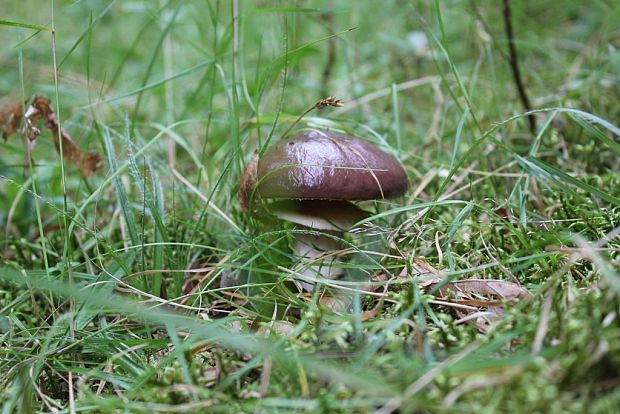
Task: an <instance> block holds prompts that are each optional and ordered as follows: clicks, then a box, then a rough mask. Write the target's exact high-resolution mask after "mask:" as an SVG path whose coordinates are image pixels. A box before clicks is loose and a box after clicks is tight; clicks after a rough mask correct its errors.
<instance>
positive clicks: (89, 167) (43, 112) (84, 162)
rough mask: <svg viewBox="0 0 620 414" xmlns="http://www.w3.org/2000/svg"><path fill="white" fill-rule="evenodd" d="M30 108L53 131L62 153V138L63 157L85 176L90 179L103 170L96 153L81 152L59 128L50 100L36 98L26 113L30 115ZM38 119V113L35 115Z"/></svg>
mask: <svg viewBox="0 0 620 414" xmlns="http://www.w3.org/2000/svg"><path fill="white" fill-rule="evenodd" d="M30 108H35V109H36V111H37V112H39V113H40V117H41V118H42V119H44V121H45V126H46V128H47V129H49V130H50V131H52V135H53V137H54V144H55V146H56V150H57V151H58V152H60V140H61V138H62V155H63V156H64V157H65V158H67V160H69V161H70V162H72V163H73V164H75V165H76V166H77V167H78V168H79V169H80V171H82V174H84V176H86V177H88V176H89V175H91V174H94V173H96V172H97V171H99V169H101V156H100V155H99V154H97V153H95V152H89V153H85V152H83V151H82V150H80V149H79V148H78V147H77V145H75V143H74V142H73V140H72V139H71V137H70V136H69V134H68V133H67V131H65V130H64V128H63V129H61V130H60V131H59V127H58V117H57V116H56V113H55V112H54V110H53V109H52V106H51V104H50V101H49V99H47V98H45V97H43V96H35V97H34V99H33V100H32V104H31V105H30V107H29V108H28V110H27V111H26V113H27V114H28V113H30ZM33 116H35V117H36V113H33Z"/></svg>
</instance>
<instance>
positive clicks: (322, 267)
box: [292, 227, 344, 291]
mask: <svg viewBox="0 0 620 414" xmlns="http://www.w3.org/2000/svg"><path fill="white" fill-rule="evenodd" d="M304 229H307V230H309V231H311V229H309V228H307V227H304ZM330 235H331V236H333V237H331V236H330ZM341 237H342V233H341V232H336V231H323V232H322V233H320V234H317V233H314V232H312V233H310V232H309V233H301V232H298V233H295V235H294V240H293V246H292V247H293V253H294V254H295V255H296V256H297V257H299V258H300V261H299V267H298V269H296V270H297V273H299V274H300V275H301V276H303V277H304V279H305V280H303V281H301V286H302V287H303V289H304V290H306V291H311V290H312V289H313V288H314V285H315V283H312V282H310V281H309V280H316V279H317V278H321V277H323V278H326V279H332V280H333V279H337V278H339V277H341V276H342V275H343V274H344V269H342V268H341V267H339V265H338V263H339V261H338V256H339V255H338V254H337V252H338V251H339V250H341V248H342V246H341V244H340V242H339V240H338V238H341Z"/></svg>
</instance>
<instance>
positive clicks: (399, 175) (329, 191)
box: [257, 130, 408, 200]
mask: <svg viewBox="0 0 620 414" xmlns="http://www.w3.org/2000/svg"><path fill="white" fill-rule="evenodd" d="M257 179H258V183H257V184H258V193H259V194H260V196H261V197H263V198H277V197H282V198H289V199H290V198H295V199H300V200H309V199H320V200H375V199H382V198H393V197H398V196H400V195H403V194H404V193H405V191H407V186H408V182H407V175H406V173H405V170H404V169H403V167H402V165H401V164H400V162H399V161H398V160H397V159H396V158H394V157H393V156H391V155H390V154H387V153H386V152H383V151H381V150H380V149H379V148H377V147H375V146H374V145H372V144H370V143H368V142H366V141H362V140H360V139H358V138H354V137H351V136H348V135H344V134H339V133H335V132H331V131H319V130H312V131H306V132H302V133H301V134H299V135H297V136H296V137H294V138H288V139H285V140H283V141H281V142H279V143H278V144H276V145H275V146H273V147H272V148H270V149H269V150H267V152H265V154H264V155H263V156H262V157H261V158H260V159H259V160H258V170H257Z"/></svg>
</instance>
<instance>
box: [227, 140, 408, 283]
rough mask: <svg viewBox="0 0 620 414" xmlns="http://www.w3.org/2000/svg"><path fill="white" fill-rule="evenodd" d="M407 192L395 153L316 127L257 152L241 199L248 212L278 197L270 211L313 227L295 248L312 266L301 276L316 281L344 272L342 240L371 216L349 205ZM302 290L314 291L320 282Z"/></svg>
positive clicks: (302, 234) (297, 235) (242, 185)
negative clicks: (318, 277)
mask: <svg viewBox="0 0 620 414" xmlns="http://www.w3.org/2000/svg"><path fill="white" fill-rule="evenodd" d="M407 187H408V182H407V175H406V173H405V170H404V169H403V167H402V165H401V164H400V162H399V161H398V160H397V159H396V158H394V157H393V156H392V155H390V154H388V153H386V152H384V151H382V150H380V149H379V148H377V147H375V146H374V145H372V144H370V143H368V142H366V141H362V140H360V139H358V138H355V137H352V136H349V135H344V134H340V133H336V132H332V131H323V130H309V131H304V132H301V133H299V134H298V135H296V136H295V137H291V138H286V139H284V140H281V141H280V142H279V143H277V144H276V145H275V146H273V147H272V148H269V149H268V150H267V151H266V152H265V153H264V154H263V156H262V157H260V158H258V156H256V155H255V157H254V158H253V160H251V161H250V163H249V164H248V166H247V167H246V170H245V171H244V173H243V176H242V179H241V182H240V184H239V192H238V195H239V199H240V201H241V205H242V207H243V208H244V209H246V210H247V209H251V204H252V203H251V201H252V199H253V198H257V197H259V198H260V199H263V200H266V199H277V200H276V201H274V202H272V203H270V204H267V205H266V206H265V207H266V209H267V211H269V212H270V213H271V214H273V215H274V216H276V217H278V218H280V219H282V220H286V221H289V222H293V223H296V224H298V225H300V226H302V230H307V232H303V231H302V232H296V233H295V236H294V237H295V239H294V242H293V246H292V248H293V251H294V253H295V254H296V255H297V256H298V257H300V258H301V259H302V263H304V265H305V267H306V268H305V269H304V270H302V271H301V272H300V274H301V275H302V276H305V279H310V280H314V279H316V275H321V276H323V277H325V278H328V279H335V278H338V277H339V276H341V275H342V273H343V270H342V269H341V268H340V267H339V266H338V265H337V263H336V259H335V256H336V254H335V252H337V251H338V250H340V248H341V245H340V242H339V240H340V239H341V238H342V233H343V232H346V231H349V230H350V229H351V227H352V226H353V225H354V224H355V223H357V222H358V221H360V220H362V219H363V218H364V217H366V216H367V214H368V213H367V212H365V211H364V210H361V209H360V208H359V207H357V206H356V205H355V204H353V203H351V202H350V201H362V200H377V199H379V200H380V199H387V198H394V197H398V196H401V195H403V194H404V193H405V192H406V190H407ZM317 231H320V233H317ZM302 286H303V287H304V289H306V290H311V289H312V286H313V284H311V283H307V282H306V283H302Z"/></svg>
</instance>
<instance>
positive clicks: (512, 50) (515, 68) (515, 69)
mask: <svg viewBox="0 0 620 414" xmlns="http://www.w3.org/2000/svg"><path fill="white" fill-rule="evenodd" d="M502 14H503V15H504V27H505V29H506V36H507V37H508V52H509V59H508V62H509V63H510V68H511V69H512V77H513V78H514V81H515V84H516V86H517V91H518V92H519V98H520V99H521V103H522V104H523V108H524V109H525V111H526V112H527V111H530V110H531V109H532V106H531V105H530V100H529V98H528V97H527V93H526V92H525V86H524V85H523V79H522V78H521V71H520V70H519V59H518V57H517V48H516V47H515V40H514V32H513V30H512V21H511V13H510V0H504V7H503V9H502ZM528 120H529V123H530V131H531V132H532V134H534V135H536V118H535V117H534V114H530V115H528Z"/></svg>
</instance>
